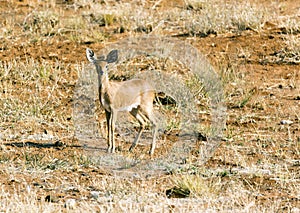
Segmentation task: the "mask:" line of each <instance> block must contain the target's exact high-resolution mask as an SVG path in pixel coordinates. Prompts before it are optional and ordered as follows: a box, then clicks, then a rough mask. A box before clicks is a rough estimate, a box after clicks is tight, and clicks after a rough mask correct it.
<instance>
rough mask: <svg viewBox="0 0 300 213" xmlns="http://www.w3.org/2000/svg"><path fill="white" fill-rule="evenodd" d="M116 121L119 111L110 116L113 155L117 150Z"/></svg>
mask: <svg viewBox="0 0 300 213" xmlns="http://www.w3.org/2000/svg"><path fill="white" fill-rule="evenodd" d="M116 120H117V111H113V110H112V112H111V116H110V129H111V131H110V133H111V144H112V147H111V153H115V149H116V143H115V125H116Z"/></svg>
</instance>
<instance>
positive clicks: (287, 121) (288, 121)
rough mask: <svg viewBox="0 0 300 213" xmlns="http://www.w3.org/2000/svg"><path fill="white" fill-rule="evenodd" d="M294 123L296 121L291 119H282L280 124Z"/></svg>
mask: <svg viewBox="0 0 300 213" xmlns="http://www.w3.org/2000/svg"><path fill="white" fill-rule="evenodd" d="M292 123H294V122H293V121H290V120H281V121H280V124H282V125H290V124H292Z"/></svg>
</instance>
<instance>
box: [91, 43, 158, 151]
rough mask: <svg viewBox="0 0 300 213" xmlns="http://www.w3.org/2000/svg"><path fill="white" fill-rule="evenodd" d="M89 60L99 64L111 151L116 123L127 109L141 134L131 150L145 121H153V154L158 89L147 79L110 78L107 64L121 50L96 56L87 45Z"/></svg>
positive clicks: (100, 92) (111, 61) (152, 149)
mask: <svg viewBox="0 0 300 213" xmlns="http://www.w3.org/2000/svg"><path fill="white" fill-rule="evenodd" d="M86 57H87V59H88V60H89V61H90V62H91V63H93V64H94V65H95V66H96V71H97V74H98V83H99V84H98V86H99V100H100V103H101V105H102V106H103V107H104V109H105V114H106V121H107V134H108V136H107V144H108V149H107V151H108V152H111V153H114V152H115V138H114V131H115V123H116V119H117V115H118V112H121V111H128V112H130V114H131V115H132V116H133V117H134V118H136V120H137V121H138V122H139V124H140V128H139V131H138V134H137V135H136V137H135V139H134V141H133V143H132V145H131V146H130V149H129V151H132V150H133V148H134V147H135V146H136V145H137V144H138V141H139V139H140V136H141V134H142V131H143V130H144V128H145V123H146V122H147V121H150V123H151V125H152V128H153V140H152V144H151V148H150V151H149V154H150V155H152V154H153V153H154V149H155V145H156V133H157V125H156V122H155V118H154V114H153V99H154V95H155V90H154V89H153V88H152V87H151V86H150V85H149V83H147V82H146V81H145V80H141V79H132V80H128V81H123V82H113V81H109V79H108V73H107V71H108V70H107V65H108V64H109V63H113V62H115V61H117V59H118V51H117V50H112V51H111V52H110V53H108V55H107V56H106V58H105V56H101V57H100V58H97V57H96V55H95V53H94V52H93V51H92V50H91V49H89V48H87V49H86Z"/></svg>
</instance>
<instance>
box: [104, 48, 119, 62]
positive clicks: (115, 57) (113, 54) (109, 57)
mask: <svg viewBox="0 0 300 213" xmlns="http://www.w3.org/2000/svg"><path fill="white" fill-rule="evenodd" d="M117 60H118V50H112V51H110V53H108V55H107V57H106V62H107V63H113V62H116V61H117Z"/></svg>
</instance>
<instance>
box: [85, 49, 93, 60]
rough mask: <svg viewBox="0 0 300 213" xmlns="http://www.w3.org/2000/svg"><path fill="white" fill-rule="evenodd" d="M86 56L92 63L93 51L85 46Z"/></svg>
mask: <svg viewBox="0 0 300 213" xmlns="http://www.w3.org/2000/svg"><path fill="white" fill-rule="evenodd" d="M86 58H87V59H88V60H89V61H90V62H92V63H94V62H95V53H94V51H93V50H91V49H89V48H86Z"/></svg>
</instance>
